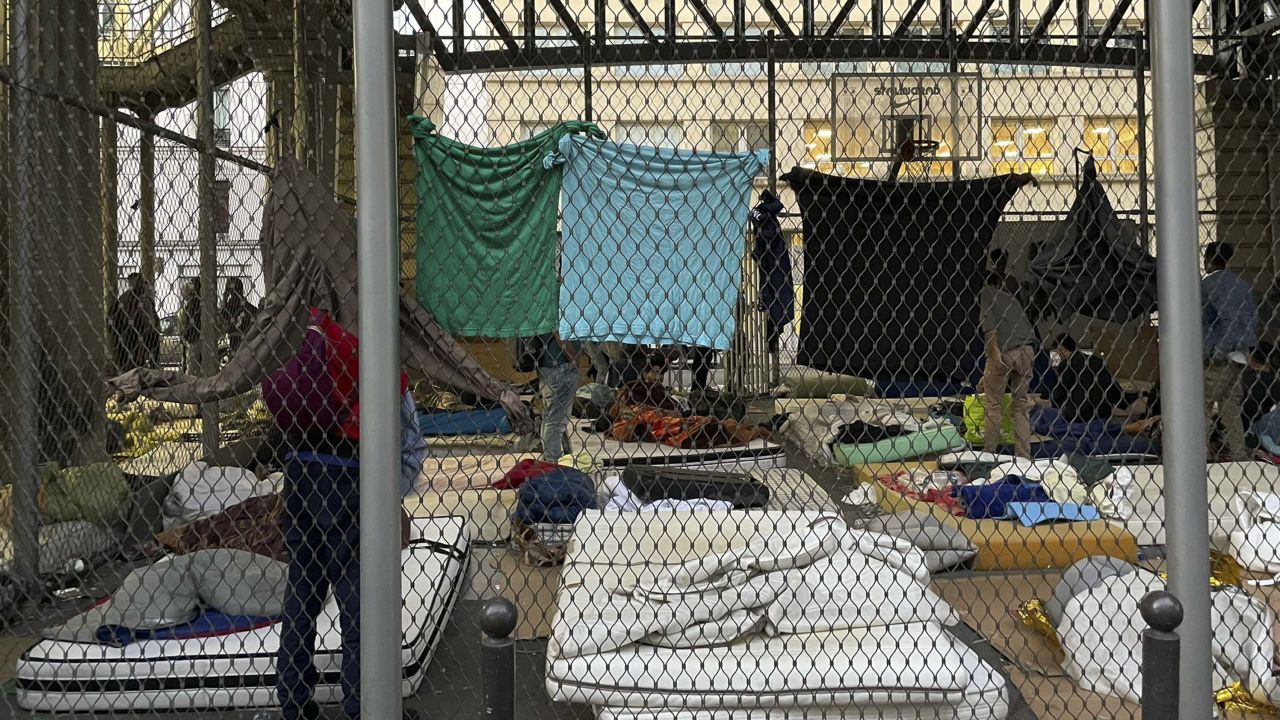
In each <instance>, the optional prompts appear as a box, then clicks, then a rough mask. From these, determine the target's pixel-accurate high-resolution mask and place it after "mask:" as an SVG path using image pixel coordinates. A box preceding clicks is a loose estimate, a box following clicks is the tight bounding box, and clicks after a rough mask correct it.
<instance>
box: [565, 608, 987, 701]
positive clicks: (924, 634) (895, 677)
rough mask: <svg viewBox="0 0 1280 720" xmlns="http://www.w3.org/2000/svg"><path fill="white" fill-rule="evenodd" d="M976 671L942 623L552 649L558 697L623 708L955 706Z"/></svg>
mask: <svg viewBox="0 0 1280 720" xmlns="http://www.w3.org/2000/svg"><path fill="white" fill-rule="evenodd" d="M969 679H970V678H969V673H968V672H966V671H965V669H964V666H963V664H962V662H961V657H960V653H959V652H958V651H957V649H956V643H955V641H954V640H953V639H952V637H951V636H950V635H949V634H948V633H947V632H946V631H945V630H943V629H942V627H941V626H939V625H935V624H932V623H911V624H903V625H887V626H880V627H872V628H857V629H847V630H839V631H832V632H821V633H807V634H800V635H779V636H776V637H769V636H766V635H762V634H761V635H754V636H751V637H748V638H746V639H745V640H742V641H739V642H735V643H732V644H730V645H724V646H720V647H711V648H692V649H690V648H680V649H677V648H663V647H654V646H648V645H629V646H627V647H624V648H621V649H619V650H614V651H610V652H603V653H597V654H593V655H584V656H579V657H575V658H569V659H566V658H562V657H560V655H559V648H557V647H556V646H555V643H554V641H553V642H552V643H551V644H550V645H549V646H548V648H547V691H548V692H549V693H550V695H551V697H552V699H553V700H557V701H561V702H575V703H589V704H592V705H608V706H611V707H622V708H639V709H643V708H652V707H680V708H700V709H701V708H711V709H714V708H723V707H735V708H764V707H804V706H810V705H827V706H830V705H864V704H875V705H897V704H920V705H951V706H954V705H956V704H958V703H960V702H962V701H963V700H964V695H965V688H966V687H968V684H969Z"/></svg>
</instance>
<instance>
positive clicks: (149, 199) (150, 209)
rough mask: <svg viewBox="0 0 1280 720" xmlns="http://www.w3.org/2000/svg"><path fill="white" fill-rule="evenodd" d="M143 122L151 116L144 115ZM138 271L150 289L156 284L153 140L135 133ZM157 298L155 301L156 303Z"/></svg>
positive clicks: (154, 153)
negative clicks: (136, 149)
mask: <svg viewBox="0 0 1280 720" xmlns="http://www.w3.org/2000/svg"><path fill="white" fill-rule="evenodd" d="M144 118H145V119H146V120H151V117H150V116H149V115H148V116H144ZM138 270H139V271H140V272H141V273H142V277H143V278H144V279H145V280H146V281H147V284H148V285H150V286H151V287H152V288H153V289H154V288H155V287H157V286H158V283H157V282H156V280H157V278H156V138H155V136H154V135H152V134H151V133H149V132H141V133H138ZM158 301H159V298H157V302H158Z"/></svg>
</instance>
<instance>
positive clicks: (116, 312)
mask: <svg viewBox="0 0 1280 720" xmlns="http://www.w3.org/2000/svg"><path fill="white" fill-rule="evenodd" d="M128 285H129V287H128V289H126V290H125V291H124V292H123V293H121V294H120V297H118V298H116V299H115V300H114V301H113V302H112V303H111V310H110V312H109V314H108V318H109V320H110V324H111V339H112V343H113V350H114V352H113V353H112V354H113V356H114V360H115V364H116V371H117V372H122V373H123V372H128V371H130V370H133V369H135V368H156V367H160V317H159V315H157V314H156V304H155V299H154V297H153V296H152V294H151V288H150V287H149V286H148V284H147V282H146V280H144V279H143V277H142V274H141V273H131V274H130V275H129V279H128Z"/></svg>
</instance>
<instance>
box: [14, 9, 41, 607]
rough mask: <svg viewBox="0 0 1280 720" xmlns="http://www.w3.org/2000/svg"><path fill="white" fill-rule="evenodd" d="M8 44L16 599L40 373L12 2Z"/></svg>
mask: <svg viewBox="0 0 1280 720" xmlns="http://www.w3.org/2000/svg"><path fill="white" fill-rule="evenodd" d="M9 10H10V20H9V22H10V25H11V33H12V34H11V35H10V38H11V39H12V40H11V42H10V45H9V58H10V63H11V65H12V68H13V79H14V81H15V84H16V85H17V87H14V88H13V91H12V94H11V95H10V107H12V108H13V118H14V123H13V131H12V132H13V175H14V178H13V196H12V197H13V248H12V251H11V252H12V255H11V259H10V262H11V263H12V265H11V267H12V268H13V270H12V273H13V274H12V281H11V282H12V286H11V288H10V290H9V292H10V297H11V298H13V300H14V303H13V323H12V325H11V326H10V327H11V328H12V332H13V335H12V337H10V339H9V341H10V343H11V344H10V347H12V348H13V365H14V381H15V387H14V393H13V399H14V406H15V407H14V409H15V411H16V415H15V417H14V423H13V438H14V441H13V470H14V481H15V482H14V487H13V544H14V553H13V569H14V576H15V578H16V579H17V581H18V586H19V589H20V591H23V592H26V591H30V590H32V589H34V587H35V582H36V578H37V573H38V571H39V563H40V546H39V541H38V537H39V534H40V511H39V506H38V502H37V497H38V495H39V486H38V481H37V479H36V461H37V459H38V457H39V456H38V455H37V451H38V449H39V441H38V438H39V423H38V422H37V418H38V415H37V406H38V404H39V400H38V398H39V395H40V391H39V387H38V385H37V383H39V373H38V372H37V370H36V360H37V356H36V351H37V334H36V333H37V328H36V317H35V311H36V303H37V301H36V293H35V287H34V283H33V279H32V272H33V267H34V266H35V252H34V251H35V242H36V238H35V234H36V226H35V225H36V223H35V207H34V192H35V185H36V184H35V177H34V173H35V109H36V105H35V99H34V96H33V95H32V93H31V91H30V90H28V89H27V88H30V87H33V86H35V84H36V83H35V73H36V64H35V58H34V57H33V54H34V45H35V38H34V37H32V34H33V32H34V28H33V27H32V17H31V15H32V10H33V8H32V3H30V2H29V0H11V2H10V5H9Z"/></svg>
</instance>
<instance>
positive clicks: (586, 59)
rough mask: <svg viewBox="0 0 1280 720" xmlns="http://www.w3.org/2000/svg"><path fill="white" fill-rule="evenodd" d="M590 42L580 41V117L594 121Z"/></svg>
mask: <svg viewBox="0 0 1280 720" xmlns="http://www.w3.org/2000/svg"><path fill="white" fill-rule="evenodd" d="M591 90H592V89H591V42H590V41H589V40H586V39H584V40H583V41H582V105H583V109H582V119H583V120H586V121H587V122H595V119H596V118H595V113H594V112H593V111H592V108H591V94H592V92H591Z"/></svg>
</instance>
